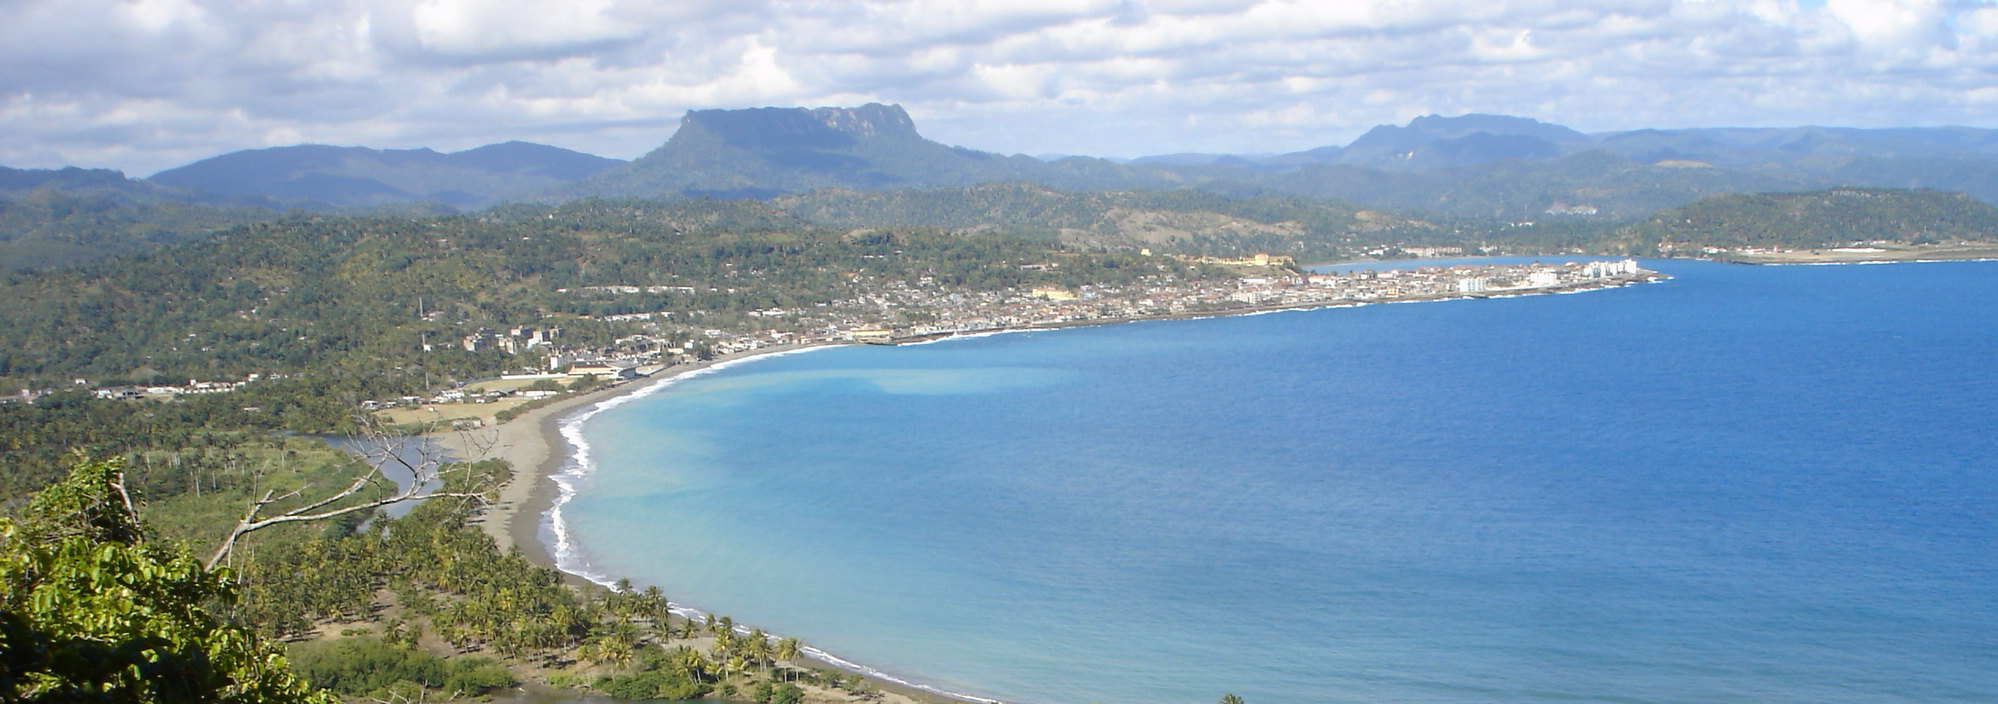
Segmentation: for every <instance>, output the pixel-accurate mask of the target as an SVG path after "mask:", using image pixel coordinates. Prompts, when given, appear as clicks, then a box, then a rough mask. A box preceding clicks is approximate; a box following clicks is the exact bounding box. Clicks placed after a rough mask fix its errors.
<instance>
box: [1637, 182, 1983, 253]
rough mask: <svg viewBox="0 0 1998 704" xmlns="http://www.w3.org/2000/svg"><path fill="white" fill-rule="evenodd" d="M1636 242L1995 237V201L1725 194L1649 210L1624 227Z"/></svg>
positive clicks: (1835, 193)
mask: <svg viewBox="0 0 1998 704" xmlns="http://www.w3.org/2000/svg"><path fill="white" fill-rule="evenodd" d="M1624 236H1626V237H1629V238H1631V239H1634V240H1636V241H1639V242H1644V243H1649V244H1654V245H1655V244H1656V243H1659V242H1676V243H1690V244H1695V245H1704V246H1710V247H1742V246H1764V247H1766V246H1782V247H1791V248H1801V247H1820V246H1826V245H1837V244H1848V243H1852V242H1867V241H1875V240H1885V241H1891V242H1896V243H1903V244H1927V243H1939V242H1954V241H1984V242H1990V241H1993V240H1998V208H1993V207H1991V206H1990V205H1989V204H1986V203H1983V202H1981V201H1978V200H1975V199H1973V198H1971V197H1969V196H1966V195H1964V194H1961V193H1945V192H1942V191H1928V190H1899V189H1861V188H1837V189H1831V190H1824V191H1812V192H1809V193H1758V194H1751V195H1723V196H1715V197H1711V198H1706V199H1703V200H1700V201H1699V202H1696V203H1693V204H1691V205H1687V206H1683V207H1679V208H1673V209H1671V210H1666V211H1662V212H1660V213H1658V214H1657V215H1654V216H1652V217H1651V218H1649V219H1647V220H1645V221H1644V222H1643V223H1640V224H1638V225H1636V226H1633V227H1631V228H1628V229H1626V230H1625V231H1624Z"/></svg>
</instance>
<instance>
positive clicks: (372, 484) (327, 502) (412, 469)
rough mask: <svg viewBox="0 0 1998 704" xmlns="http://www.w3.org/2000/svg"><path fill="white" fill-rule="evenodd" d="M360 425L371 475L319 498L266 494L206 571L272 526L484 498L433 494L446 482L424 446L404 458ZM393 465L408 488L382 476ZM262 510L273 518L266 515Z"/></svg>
mask: <svg viewBox="0 0 1998 704" xmlns="http://www.w3.org/2000/svg"><path fill="white" fill-rule="evenodd" d="M360 425H361V440H363V441H364V442H365V444H366V445H367V446H368V447H369V450H368V451H367V455H368V459H369V464H370V465H371V469H370V470H369V471H366V472H362V473H361V475H360V476H358V477H355V478H354V482H353V483H352V484H349V485H347V488H345V489H341V490H339V491H336V492H333V493H331V494H327V495H324V496H320V497H317V498H313V497H310V496H308V495H307V494H306V492H307V491H308V490H309V489H311V487H306V488H305V489H299V490H296V491H289V492H285V493H283V494H280V493H278V491H277V490H276V489H270V490H266V491H265V492H264V494H263V496H261V497H259V498H257V499H256V500H255V501H252V502H251V503H250V507H249V509H248V510H246V511H244V513H243V518H242V520H239V521H237V522H236V527H235V528H234V529H232V530H230V531H229V535H228V536H227V537H224V538H223V539H222V544H221V545H220V546H218V547H216V548H215V554H214V555H212V556H210V557H209V558H208V563H207V567H208V569H214V568H215V566H216V565H219V564H221V563H222V561H223V560H224V559H227V558H228V557H229V552H230V551H231V550H233V549H235V547H236V542H237V541H238V540H241V539H242V538H243V536H245V535H249V534H250V533H253V532H255V531H259V530H263V529H265V528H269V527H271V526H276V525H283V524H286V523H303V522H310V521H323V520H326V519H329V518H337V517H340V516H345V515H347V514H350V513H357V512H362V511H374V510H375V509H379V508H383V507H386V506H389V505H392V504H398V503H402V502H404V501H409V500H411V499H416V498H433V499H434V498H443V497H460V498H471V499H478V500H485V499H486V498H487V496H486V493H485V491H483V489H484V487H477V489H480V490H476V491H433V490H434V489H438V488H440V486H441V485H443V484H445V483H447V480H448V478H447V477H445V476H444V470H445V467H446V465H445V463H444V461H443V460H442V458H440V457H438V456H437V454H436V453H435V452H434V451H433V450H432V449H431V448H430V445H429V444H428V443H424V444H419V445H417V446H416V447H415V448H413V449H410V450H408V451H406V452H398V451H397V449H398V448H397V445H398V444H399V443H397V441H396V440H397V439H396V437H395V435H394V434H392V433H391V432H389V430H388V429H387V428H385V427H383V426H382V425H381V424H380V423H379V422H377V421H375V420H372V417H371V416H363V417H362V419H361V421H360ZM474 444H477V442H476V441H475V442H474ZM410 454H414V455H415V457H414V458H412V457H409V456H407V455H410ZM391 463H393V464H395V465H397V466H400V467H402V468H403V469H404V470H405V471H407V472H408V473H409V483H408V484H406V485H402V486H397V484H396V483H395V482H392V481H390V480H389V479H388V478H387V476H386V475H384V474H383V472H382V468H383V467H384V466H387V465H389V464H391ZM370 488H372V489H375V490H376V494H375V497H374V498H371V499H370V498H359V497H361V496H362V495H363V492H365V491H366V490H368V489H370ZM294 500H296V501H302V502H305V503H303V504H302V505H298V506H294V507H292V508H289V509H282V510H278V509H276V507H278V506H281V505H283V504H285V503H287V502H290V501H294ZM266 510H276V511H277V512H276V513H274V514H271V515H265V514H264V512H265V511H266Z"/></svg>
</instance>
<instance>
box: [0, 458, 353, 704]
mask: <svg viewBox="0 0 1998 704" xmlns="http://www.w3.org/2000/svg"><path fill="white" fill-rule="evenodd" d="M145 535H146V530H145V527H144V525H143V524H141V523H140V521H139V518H138V516H137V514H135V513H134V512H133V511H132V507H131V503H130V499H129V498H128V497H127V496H126V494H125V490H124V466H123V463H122V462H119V461H115V460H114V461H109V462H85V461H79V463H78V464H77V466H76V468H75V469H74V470H73V471H72V473H71V474H70V476H69V478H68V479H67V480H65V481H63V482H61V483H59V484H57V485H55V486H53V487H51V488H50V489H49V490H48V491H44V492H42V493H41V494H40V495H37V496H36V497H35V499H34V500H33V501H32V502H30V503H29V505H28V506H27V507H26V508H25V509H24V510H23V512H22V514H21V520H19V521H15V520H13V519H0V701H8V702H67V701H97V702H135V703H138V702H145V703H150V702H163V703H165V702H171V703H175V704H178V703H182V702H186V703H190V704H191V703H194V702H222V703H225V704H235V703H242V704H250V703H253V702H261V703H286V702H301V703H311V704H332V703H333V702H334V701H335V700H334V698H333V697H331V696H329V695H327V694H325V693H323V692H315V691H313V690H312V689H311V688H310V687H309V686H308V685H307V684H306V683H305V682H303V681H301V680H299V679H298V678H296V677H294V676H293V675H292V673H291V671H290V669H289V666H288V664H287V662H286V660H285V657H284V655H283V654H282V653H281V652H280V651H279V650H277V649H276V648H273V647H270V646H267V645H265V644H263V643H262V642H260V641H259V640H258V639H257V638H256V635H255V634H254V633H253V632H251V631H250V630H249V629H246V628H244V627H241V626H237V625H234V624H231V623H229V622H227V621H226V620H225V619H223V618H221V617H219V616H217V615H215V614H213V613H211V612H210V611H209V608H211V606H210V605H220V606H222V607H224V608H226V607H227V605H228V604H229V603H231V602H233V600H234V599H235V595H236V591H235V589H236V588H235V584H234V582H233V580H232V579H231V577H230V575H229V573H228V572H227V571H211V570H208V569H205V568H203V567H202V566H201V565H200V563H197V562H195V561H194V559H193V558H191V557H189V556H188V555H187V554H186V553H185V552H184V551H179V550H172V549H169V548H167V547H164V546H161V545H159V544H157V543H152V542H149V541H147V540H146V539H145Z"/></svg>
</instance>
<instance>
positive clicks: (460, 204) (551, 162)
mask: <svg viewBox="0 0 1998 704" xmlns="http://www.w3.org/2000/svg"><path fill="white" fill-rule="evenodd" d="M622 163H624V162H621V161H618V160H616V159H606V158H604V157H600V156H594V155H590V154H584V153H582V152H574V151H570V150H567V149H561V148H558V147H551V146H547V145H542V144H530V143H527V142H506V143H504V144H492V145H487V146H483V147H478V148H476V149H468V150H465V151H461V152H452V153H448V154H446V153H440V152H436V151H432V150H429V149H369V148H366V147H331V146H326V145H319V144H307V145H300V146H295V147H274V148H270V149H252V150H246V151H240V152H232V153H229V154H224V155H222V156H218V157H214V158H210V159H204V160H201V161H197V162H195V163H192V164H188V165H186V166H182V167H179V168H175V169H168V170H166V171H162V172H159V173H157V174H154V175H153V176H152V178H151V179H149V180H150V181H152V182H153V183H158V184H163V185H169V186H179V187H184V188H190V189H197V190H201V191H205V192H209V193H219V194H227V195H254V196H264V197H268V198H272V199H275V200H278V201H283V202H285V203H287V204H289V205H294V206H305V207H327V206H332V207H379V206H387V205H395V204H402V203H424V202H428V203H438V204H442V205H447V206H450V207H453V208H460V209H473V208H481V207H485V206H488V205H492V204H494V203H499V202H504V201H508V200H515V199H518V198H521V197H523V196H526V195H528V194H530V193H535V192H538V191H543V190H547V189H550V188H554V187H557V186H561V185H563V184H567V183H570V182H573V181H576V180H579V179H582V178H585V177H588V176H590V175H592V174H595V173H598V172H600V171H603V170H605V169H608V168H611V167H614V166H617V165H619V164H622Z"/></svg>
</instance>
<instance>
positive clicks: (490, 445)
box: [438, 345, 974, 704]
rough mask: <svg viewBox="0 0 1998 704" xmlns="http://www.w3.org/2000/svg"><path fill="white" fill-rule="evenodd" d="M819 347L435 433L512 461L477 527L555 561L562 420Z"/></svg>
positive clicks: (458, 452) (693, 367) (891, 690)
mask: <svg viewBox="0 0 1998 704" xmlns="http://www.w3.org/2000/svg"><path fill="white" fill-rule="evenodd" d="M817 346H820V345H782V346H777V347H766V348H763V349H760V350H755V351H753V352H741V353H736V354H730V355H723V356H720V357H717V358H715V359H714V360H712V361H708V362H702V363H699V364H682V365H676V366H671V367H666V368H663V369H660V370H658V371H657V372H654V373H653V374H652V376H650V377H647V378H645V379H641V380H639V381H634V382H630V383H626V384H622V385H619V386H615V387H611V388H607V389H600V390H597V391H592V392H589V393H586V394H582V395H579V396H573V397H569V398H564V399H562V400H560V401H557V402H555V403H551V404H548V405H546V406H542V407H540V408H536V409H534V410H531V411H528V412H526V413H523V414H521V415H519V416H517V417H515V418H514V419H513V420H510V421H507V422H505V423H501V424H499V425H497V426H494V427H490V428H482V429H479V430H471V431H464V432H454V433H445V434H442V435H440V436H439V438H438V439H439V441H440V442H442V443H443V444H444V446H445V448H446V449H447V450H448V451H449V452H450V453H451V454H452V456H453V457H454V458H457V459H460V460H465V459H473V460H476V459H503V460H506V461H507V463H508V464H509V465H511V466H512V467H513V476H512V478H511V479H509V480H508V481H507V483H506V484H505V485H503V486H502V487H500V490H499V499H498V501H496V502H495V503H494V504H493V505H492V506H490V507H488V508H487V509H486V510H485V512H484V513H483V514H481V515H480V516H479V517H478V519H477V523H478V525H479V528H480V529H481V530H484V531H485V532H486V534H487V535H490V536H492V538H493V540H494V541H495V542H497V543H498V544H499V548H500V550H510V549H513V548H519V549H520V551H521V554H522V555H523V556H525V557H526V558H527V559H528V560H529V561H531V562H533V563H534V564H537V565H541V566H543V567H549V568H554V567H555V558H554V554H553V551H552V550H551V548H550V546H549V545H547V544H546V543H544V542H542V539H541V523H542V520H543V517H544V516H546V515H547V514H548V510H549V509H550V508H553V507H554V505H555V500H556V498H558V497H559V496H560V494H561V490H560V487H557V486H556V484H555V480H554V476H555V474H556V473H557V472H560V471H562V465H563V464H565V463H566V462H568V460H569V457H570V455H571V454H572V453H573V452H574V450H573V448H571V447H570V446H569V442H568V440H567V439H566V438H564V437H562V430H561V428H562V421H563V420H564V419H566V418H568V417H570V416H572V415H574V414H576V413H580V412H582V411H584V410H585V409H588V408H589V407H590V406H591V405H593V404H596V403H600V402H602V401H605V400H608V399H611V398H615V397H618V396H622V395H625V394H630V393H636V392H638V391H640V390H643V389H645V388H648V387H651V386H655V385H658V384H664V383H667V382H669V381H671V380H673V379H675V378H678V377H682V376H685V375H687V374H690V373H693V372H697V371H701V370H703V369H708V368H710V367H714V366H716V365H720V364H724V363H730V362H738V361H742V360H746V359H749V358H752V357H761V356H765V355H772V354H781V353H786V352H796V351H799V350H804V349H809V348H811V347H817ZM564 575H565V579H567V580H568V581H569V582H570V583H572V584H577V585H583V584H588V582H587V581H585V580H584V579H583V578H582V577H578V576H576V575H570V574H568V573H564ZM817 667H820V668H825V667H826V665H824V664H819V665H817ZM868 679H869V680H870V681H871V682H872V683H873V686H874V687H875V688H876V689H877V690H878V691H879V693H880V694H879V696H880V698H879V699H877V700H875V701H877V702H879V703H881V704H924V703H929V702H968V701H974V700H968V699H958V698H955V697H947V696H943V695H939V694H938V693H935V692H929V691H924V690H921V689H917V688H915V687H910V686H906V685H903V684H901V683H899V682H894V681H891V680H885V679H881V678H877V677H869V678H868ZM815 689H816V688H815ZM812 697H813V700H815V701H853V700H854V699H855V698H854V697H853V696H852V695H849V694H845V693H835V692H826V691H818V692H817V693H816V694H814V695H812ZM558 698H560V699H564V700H566V699H567V698H568V697H567V695H563V696H561V697H558Z"/></svg>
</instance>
